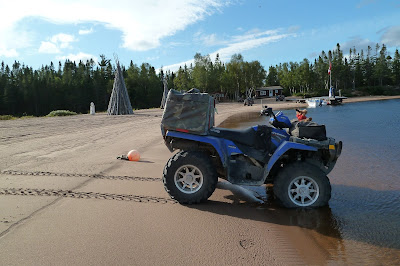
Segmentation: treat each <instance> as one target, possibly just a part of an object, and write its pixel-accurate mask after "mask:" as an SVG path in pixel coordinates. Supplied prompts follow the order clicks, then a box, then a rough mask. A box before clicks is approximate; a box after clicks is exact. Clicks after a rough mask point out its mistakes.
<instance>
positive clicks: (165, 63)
mask: <svg viewBox="0 0 400 266" xmlns="http://www.w3.org/2000/svg"><path fill="white" fill-rule="evenodd" d="M0 11H1V18H2V19H1V23H0V61H4V62H5V63H7V64H9V65H11V64H12V63H13V62H14V61H15V60H17V61H19V62H20V63H24V64H26V65H28V66H31V67H33V68H34V69H37V68H39V67H40V66H41V65H49V64H50V62H51V61H52V62H53V63H55V65H58V61H61V62H64V61H65V60H66V59H67V58H68V59H70V60H73V61H79V60H87V59H88V58H93V59H94V60H98V59H99V58H100V57H99V55H100V54H104V55H105V56H106V57H107V58H110V59H113V58H114V56H113V55H114V54H117V55H118V58H119V60H120V61H121V63H122V64H123V65H126V66H128V65H129V63H130V61H131V60H132V61H133V62H134V63H135V64H138V65H140V64H141V63H143V62H146V63H149V64H151V65H152V66H154V67H155V68H156V69H160V68H161V67H162V68H163V69H164V70H167V69H171V70H173V71H175V70H177V69H178V68H179V66H180V65H182V66H183V65H184V64H185V63H186V64H190V62H192V61H193V57H194V55H195V53H197V52H199V53H201V54H202V55H206V54H209V55H210V56H211V59H212V60H214V59H215V55H216V54H217V53H219V54H220V57H221V59H222V61H224V62H228V61H229V60H230V58H231V56H232V55H233V54H235V53H241V54H242V55H243V57H244V59H245V60H246V61H253V60H258V61H260V62H261V64H262V65H263V66H264V67H265V68H266V69H268V67H269V66H270V65H275V64H279V63H283V62H289V61H296V62H300V61H302V60H303V59H304V58H307V59H309V60H311V61H312V60H314V58H316V57H317V56H318V55H319V54H320V52H321V51H322V50H324V51H328V50H332V49H334V48H335V46H336V43H338V42H339V43H340V45H341V47H342V50H343V51H344V53H345V54H346V53H348V51H349V49H350V47H353V46H355V47H356V48H357V50H359V51H360V50H361V49H364V51H365V50H366V48H367V46H368V45H370V46H371V47H373V49H374V48H375V45H376V43H379V44H382V43H384V44H386V45H387V47H388V51H389V53H390V54H392V55H393V53H394V51H395V49H396V48H397V49H399V48H400V1H398V0H396V1H394V0H386V1H385V0H336V1H316V0H303V1H294V0H292V1H289V0H279V1H276V0H275V1H271V0H248V1H244V0H243V1H241V0H225V1H224V0H186V1H183V0H168V1H166V0H164V1H162V0H142V1H137V0H113V1H109V0H107V1H106V0H35V1H32V0H28V1H26V0H13V1H10V0H0Z"/></svg>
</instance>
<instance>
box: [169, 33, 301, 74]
mask: <svg viewBox="0 0 400 266" xmlns="http://www.w3.org/2000/svg"><path fill="white" fill-rule="evenodd" d="M279 32H280V30H279V29H277V30H267V31H259V30H257V29H256V30H252V31H250V32H247V33H245V34H243V35H235V36H232V37H231V38H230V40H229V41H219V44H225V47H223V48H220V49H218V50H216V51H215V52H212V53H211V54H210V57H211V58H212V59H213V58H215V57H216V55H217V54H219V56H220V59H221V61H225V62H227V61H229V60H230V58H231V56H232V55H233V54H237V53H242V52H244V51H247V50H250V49H253V48H256V47H260V46H263V45H266V44H269V43H272V42H277V41H279V40H282V39H285V38H289V37H295V36H296V34H294V33H281V34H279ZM199 35H200V39H202V40H203V41H204V40H205V39H204V38H203V37H204V36H203V37H202V36H201V34H199ZM209 36H213V37H209V40H213V38H215V39H214V40H216V39H217V37H216V36H214V35H209ZM193 62H194V60H188V61H185V62H181V63H177V64H173V65H168V66H164V67H163V69H165V70H171V71H177V70H178V69H179V67H180V66H184V65H185V64H186V65H187V66H189V65H190V64H191V63H193Z"/></svg>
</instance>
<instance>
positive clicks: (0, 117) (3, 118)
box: [0, 115, 17, 120]
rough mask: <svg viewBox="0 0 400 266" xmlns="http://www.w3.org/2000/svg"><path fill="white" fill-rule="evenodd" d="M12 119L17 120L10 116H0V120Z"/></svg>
mask: <svg viewBox="0 0 400 266" xmlns="http://www.w3.org/2000/svg"><path fill="white" fill-rule="evenodd" d="M13 119H17V118H16V117H14V116H12V115H0V120H13Z"/></svg>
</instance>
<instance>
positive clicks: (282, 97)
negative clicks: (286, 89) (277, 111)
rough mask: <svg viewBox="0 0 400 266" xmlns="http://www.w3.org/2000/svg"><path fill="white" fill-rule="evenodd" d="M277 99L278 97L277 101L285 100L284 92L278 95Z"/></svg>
mask: <svg viewBox="0 0 400 266" xmlns="http://www.w3.org/2000/svg"><path fill="white" fill-rule="evenodd" d="M275 99H276V101H283V100H285V95H283V94H281V95H276V97H275Z"/></svg>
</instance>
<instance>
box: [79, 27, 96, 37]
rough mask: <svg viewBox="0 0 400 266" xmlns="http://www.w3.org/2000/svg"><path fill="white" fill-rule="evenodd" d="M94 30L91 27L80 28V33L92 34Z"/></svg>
mask: <svg viewBox="0 0 400 266" xmlns="http://www.w3.org/2000/svg"><path fill="white" fill-rule="evenodd" d="M93 32H94V30H93V28H90V29H88V30H79V32H78V33H79V35H88V34H91V33H93Z"/></svg>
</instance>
